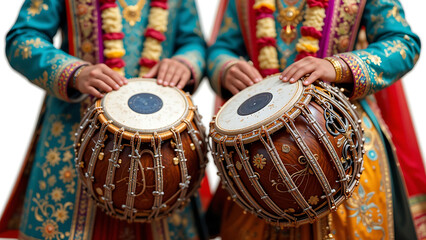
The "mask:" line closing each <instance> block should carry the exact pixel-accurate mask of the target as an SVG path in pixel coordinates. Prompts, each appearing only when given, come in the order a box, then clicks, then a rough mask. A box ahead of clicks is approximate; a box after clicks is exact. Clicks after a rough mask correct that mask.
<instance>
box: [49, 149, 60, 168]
mask: <svg viewBox="0 0 426 240" xmlns="http://www.w3.org/2000/svg"><path fill="white" fill-rule="evenodd" d="M60 160H61V157H60V156H59V151H58V149H57V148H53V149H49V151H48V152H47V155H46V162H48V163H49V164H50V165H51V166H52V167H53V166H56V165H58V163H59V161H60Z"/></svg>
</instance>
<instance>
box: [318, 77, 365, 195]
mask: <svg viewBox="0 0 426 240" xmlns="http://www.w3.org/2000/svg"><path fill="white" fill-rule="evenodd" d="M321 86H323V87H324V88H326V89H329V90H330V92H331V93H333V94H334V95H333V96H334V98H335V99H337V100H339V103H340V104H339V103H335V104H333V106H334V107H336V108H337V109H338V110H339V111H340V112H341V113H342V114H343V116H344V117H345V118H346V119H347V120H348V121H349V124H350V125H351V126H352V129H353V131H354V133H355V135H356V139H358V141H359V144H358V148H357V149H355V144H354V143H353V141H352V138H347V141H348V142H349V145H350V148H351V153H352V157H353V159H354V164H353V173H354V174H355V177H354V178H352V179H351V181H350V182H349V183H348V185H349V187H348V189H347V190H346V191H345V192H344V194H345V197H346V198H348V197H349V196H350V194H351V192H352V191H353V189H354V188H355V187H356V185H358V182H359V178H360V176H361V175H360V171H361V170H362V164H363V154H364V150H363V149H364V145H363V144H364V143H363V141H364V138H363V137H362V132H363V130H362V128H361V126H360V124H361V120H360V119H359V117H358V114H357V113H356V112H355V111H354V108H353V107H352V106H351V105H350V103H347V101H345V98H346V96H344V95H343V94H342V93H341V92H338V91H336V90H333V88H331V87H330V86H328V85H327V84H322V85H321ZM315 94H316V95H314V96H315V97H316V98H317V99H318V100H319V101H320V103H321V105H322V107H323V108H324V107H330V104H331V103H334V102H336V101H335V100H334V99H333V98H331V97H330V96H329V95H327V94H325V93H323V92H322V91H318V90H316V89H315ZM323 99H325V100H327V101H329V102H327V103H328V104H326V101H325V100H323ZM330 102H331V103H330ZM343 108H344V109H343ZM345 110H346V111H345ZM329 111H334V110H333V109H329ZM354 120H355V121H354Z"/></svg>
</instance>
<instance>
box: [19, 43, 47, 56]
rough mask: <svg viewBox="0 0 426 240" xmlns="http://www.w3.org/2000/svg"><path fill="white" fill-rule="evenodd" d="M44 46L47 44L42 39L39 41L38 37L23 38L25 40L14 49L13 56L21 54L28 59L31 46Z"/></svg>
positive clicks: (30, 54)
mask: <svg viewBox="0 0 426 240" xmlns="http://www.w3.org/2000/svg"><path fill="white" fill-rule="evenodd" d="M16 44H17V43H16ZM45 46H48V44H47V43H46V42H44V41H41V40H40V38H36V39H28V40H25V42H22V43H21V44H20V45H19V46H18V48H17V49H16V50H15V55H14V57H19V56H22V59H30V58H31V57H32V48H33V47H34V48H43V47H45Z"/></svg>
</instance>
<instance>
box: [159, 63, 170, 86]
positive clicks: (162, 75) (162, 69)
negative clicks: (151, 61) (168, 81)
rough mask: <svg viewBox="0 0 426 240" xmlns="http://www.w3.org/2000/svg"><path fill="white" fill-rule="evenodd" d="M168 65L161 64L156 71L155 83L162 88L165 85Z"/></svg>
mask: <svg viewBox="0 0 426 240" xmlns="http://www.w3.org/2000/svg"><path fill="white" fill-rule="evenodd" d="M168 68H169V65H168V64H167V63H164V62H162V63H161V64H160V66H159V69H158V74H157V82H158V84H161V85H163V86H164V84H165V79H164V78H165V77H166V74H167V71H168Z"/></svg>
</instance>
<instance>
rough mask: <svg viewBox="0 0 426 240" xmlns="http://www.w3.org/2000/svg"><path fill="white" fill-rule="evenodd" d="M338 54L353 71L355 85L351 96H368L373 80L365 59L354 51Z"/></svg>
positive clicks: (354, 97)
mask: <svg viewBox="0 0 426 240" xmlns="http://www.w3.org/2000/svg"><path fill="white" fill-rule="evenodd" d="M336 56H339V57H340V58H341V59H342V60H343V61H345V62H346V64H348V66H349V68H350V70H351V72H352V76H353V79H354V86H353V89H352V93H351V94H349V98H350V99H359V98H364V97H366V96H367V95H368V94H369V93H370V89H371V87H372V82H371V79H370V74H369V72H368V70H367V66H366V64H365V63H364V61H363V60H362V59H361V58H359V57H358V56H357V55H355V54H353V53H340V54H337V55H336Z"/></svg>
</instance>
